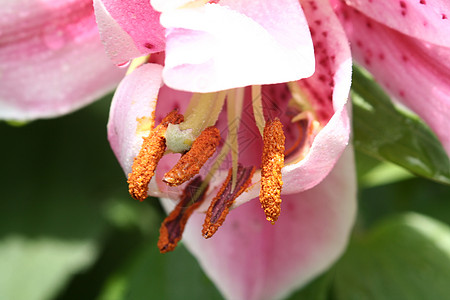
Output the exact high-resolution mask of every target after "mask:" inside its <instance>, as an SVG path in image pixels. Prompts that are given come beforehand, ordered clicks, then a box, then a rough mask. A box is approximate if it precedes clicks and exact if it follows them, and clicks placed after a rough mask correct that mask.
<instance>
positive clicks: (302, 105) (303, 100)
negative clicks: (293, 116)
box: [287, 81, 317, 122]
mask: <svg viewBox="0 0 450 300" xmlns="http://www.w3.org/2000/svg"><path fill="white" fill-rule="evenodd" d="M287 86H288V88H289V90H290V92H291V95H292V100H293V101H294V103H295V104H296V105H297V107H298V109H299V110H300V111H301V112H305V113H308V114H312V119H313V120H317V114H316V111H315V110H314V108H313V106H312V105H311V103H310V102H309V101H308V99H307V96H306V94H305V93H304V92H302V90H301V89H300V86H299V85H298V83H297V82H296V81H291V82H288V83H287ZM295 121H296V120H295ZM295 121H294V120H293V122H295Z"/></svg>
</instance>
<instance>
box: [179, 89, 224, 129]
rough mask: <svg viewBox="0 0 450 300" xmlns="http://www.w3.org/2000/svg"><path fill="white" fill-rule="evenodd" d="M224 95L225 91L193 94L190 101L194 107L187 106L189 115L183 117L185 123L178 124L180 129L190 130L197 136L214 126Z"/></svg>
mask: <svg viewBox="0 0 450 300" xmlns="http://www.w3.org/2000/svg"><path fill="white" fill-rule="evenodd" d="M226 95H227V91H220V92H218V93H206V94H200V96H197V95H196V94H194V95H193V96H192V98H191V101H195V106H194V105H189V112H190V114H189V115H188V114H186V115H185V119H186V121H185V122H183V123H181V124H180V129H181V130H186V129H192V134H193V135H194V136H198V135H200V133H201V132H202V131H203V130H204V129H205V128H206V127H209V126H213V125H214V124H216V122H217V119H218V118H219V114H220V112H221V111H222V107H223V104H224V102H225V97H226Z"/></svg>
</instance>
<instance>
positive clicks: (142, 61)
mask: <svg viewBox="0 0 450 300" xmlns="http://www.w3.org/2000/svg"><path fill="white" fill-rule="evenodd" d="M149 59H150V54H149V55H144V56H141V57H137V58H135V59H133V60H132V61H131V64H130V66H129V67H128V70H127V73H126V74H125V75H128V74H130V73H131V72H133V71H134V70H135V69H137V68H138V67H139V66H141V65H143V64H145V63H146V62H148V60H149Z"/></svg>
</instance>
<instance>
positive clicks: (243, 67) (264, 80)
mask: <svg viewBox="0 0 450 300" xmlns="http://www.w3.org/2000/svg"><path fill="white" fill-rule="evenodd" d="M286 20H288V22H289V23H288V26H286ZM161 24H162V25H163V26H164V27H165V28H166V29H167V30H166V38H167V40H166V42H167V45H166V61H165V68H164V72H163V77H164V82H165V83H166V84H167V85H168V86H170V87H172V88H174V89H179V90H185V91H192V92H214V91H219V90H225V89H230V88H236V87H243V86H247V85H254V84H271V83H280V82H287V81H293V80H298V79H300V78H305V77H309V76H311V75H312V73H313V72H314V52H313V47H312V42H311V37H310V33H309V30H308V26H307V23H306V20H305V18H304V15H303V12H302V10H301V7H300V5H299V3H298V2H297V1H293V0H283V1H278V2H276V3H275V2H273V1H268V0H267V1H226V0H225V1H220V2H219V4H206V5H203V6H200V7H192V8H181V9H174V10H168V11H164V12H163V13H162V14H161Z"/></svg>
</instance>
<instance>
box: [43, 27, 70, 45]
mask: <svg viewBox="0 0 450 300" xmlns="http://www.w3.org/2000/svg"><path fill="white" fill-rule="evenodd" d="M42 40H43V42H44V44H45V45H46V46H47V47H48V48H49V49H51V50H58V49H61V48H62V47H63V46H64V44H65V43H66V40H65V37H64V32H63V31H62V30H56V29H55V28H54V27H48V28H46V29H45V30H44V34H43V36H42Z"/></svg>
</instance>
